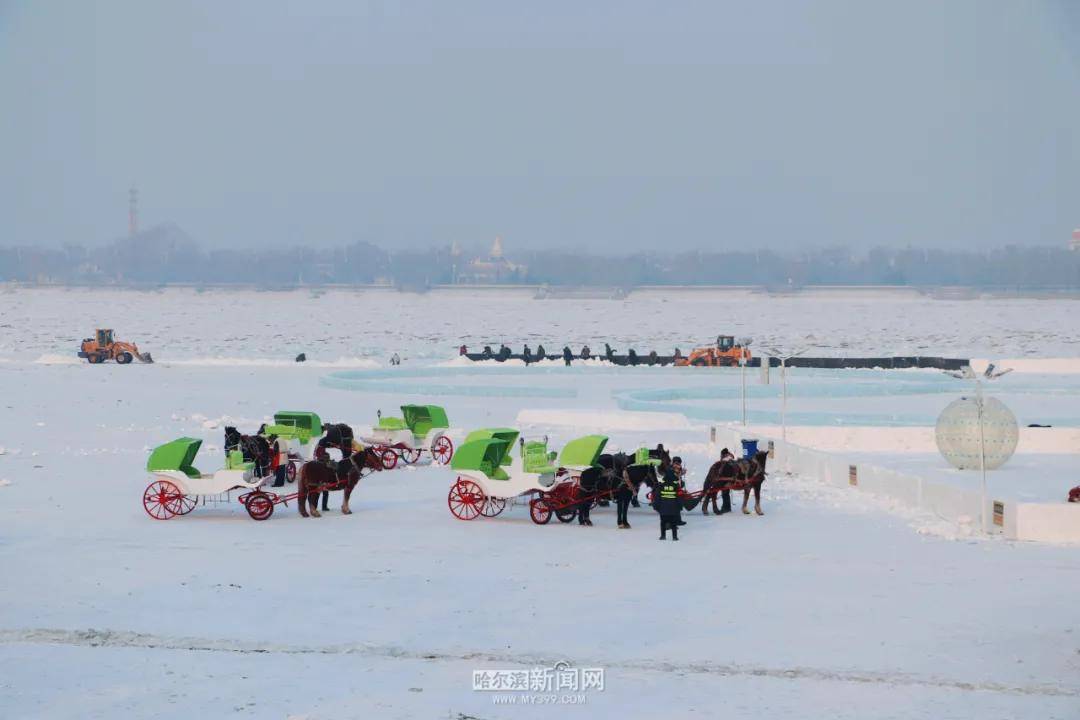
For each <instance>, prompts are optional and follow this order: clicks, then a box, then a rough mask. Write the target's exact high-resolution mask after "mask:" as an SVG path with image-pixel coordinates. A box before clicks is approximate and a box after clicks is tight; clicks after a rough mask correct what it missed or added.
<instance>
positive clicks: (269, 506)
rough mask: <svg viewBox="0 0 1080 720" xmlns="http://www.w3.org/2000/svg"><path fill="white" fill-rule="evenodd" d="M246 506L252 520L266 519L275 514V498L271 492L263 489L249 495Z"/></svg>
mask: <svg viewBox="0 0 1080 720" xmlns="http://www.w3.org/2000/svg"><path fill="white" fill-rule="evenodd" d="M244 507H245V508H247V512H248V515H250V516H251V519H252V520H266V519H267V518H269V517H270V516H271V515H273V514H274V500H273V498H271V497H270V495H269V493H264V492H263V491H262V490H256V491H255V492H253V493H251V494H250V495H248V498H247V500H246V501H245V502H244Z"/></svg>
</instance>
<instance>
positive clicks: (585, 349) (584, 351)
mask: <svg viewBox="0 0 1080 720" xmlns="http://www.w3.org/2000/svg"><path fill="white" fill-rule="evenodd" d="M591 357H592V350H590V349H589V346H588V345H582V346H581V359H582V360H588V359H589V358H591Z"/></svg>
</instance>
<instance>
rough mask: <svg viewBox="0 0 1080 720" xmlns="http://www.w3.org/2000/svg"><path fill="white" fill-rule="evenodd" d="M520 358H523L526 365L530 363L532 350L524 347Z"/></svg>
mask: <svg viewBox="0 0 1080 720" xmlns="http://www.w3.org/2000/svg"><path fill="white" fill-rule="evenodd" d="M521 356H522V357H523V358H525V364H526V365H528V364H529V363H531V362H532V350H530V349H529V346H528V345H526V346H525V349H524V350H523V351H522V352H521Z"/></svg>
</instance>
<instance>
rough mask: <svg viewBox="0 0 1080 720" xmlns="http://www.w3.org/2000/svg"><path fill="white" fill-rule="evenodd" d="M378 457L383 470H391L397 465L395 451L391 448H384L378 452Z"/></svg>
mask: <svg viewBox="0 0 1080 720" xmlns="http://www.w3.org/2000/svg"><path fill="white" fill-rule="evenodd" d="M379 459H380V460H382V466H383V470H393V469H394V468H395V467H397V453H396V452H394V451H393V449H391V448H386V449H385V450H383V451H382V452H381V453H379Z"/></svg>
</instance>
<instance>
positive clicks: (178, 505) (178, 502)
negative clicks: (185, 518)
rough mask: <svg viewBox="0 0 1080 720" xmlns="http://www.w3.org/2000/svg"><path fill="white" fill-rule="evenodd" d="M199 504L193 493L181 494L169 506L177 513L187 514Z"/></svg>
mask: <svg viewBox="0 0 1080 720" xmlns="http://www.w3.org/2000/svg"><path fill="white" fill-rule="evenodd" d="M197 504H198V502H196V500H195V498H194V497H193V496H191V495H180V496H178V497H177V498H176V499H175V500H173V501H172V503H171V505H170V506H169V507H170V508H171V509H172V510H173V512H175V513H176V514H177V515H187V514H188V513H189V512H191V511H192V510H194V509H195V506H196V505H197Z"/></svg>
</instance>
